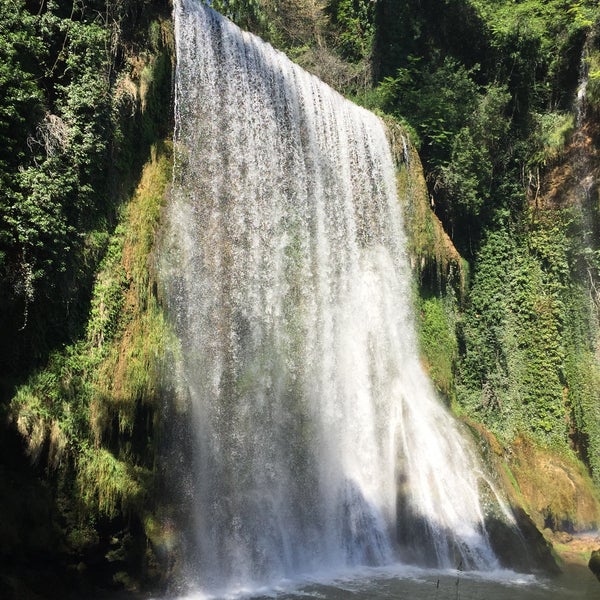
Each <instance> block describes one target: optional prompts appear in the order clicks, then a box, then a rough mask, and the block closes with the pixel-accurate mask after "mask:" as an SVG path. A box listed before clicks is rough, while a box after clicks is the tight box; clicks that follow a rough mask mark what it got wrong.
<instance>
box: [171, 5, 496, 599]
mask: <svg viewBox="0 0 600 600" xmlns="http://www.w3.org/2000/svg"><path fill="white" fill-rule="evenodd" d="M175 36H176V49H177V71H176V82H175V84H176V98H175V100H176V115H175V118H176V132H175V153H176V161H175V162H176V164H175V175H174V186H173V193H172V198H171V200H170V203H169V206H168V208H167V213H168V214H167V220H168V223H169V225H168V228H167V231H166V233H165V237H164V241H163V248H162V260H161V266H160V272H161V278H162V282H163V285H164V288H165V295H166V302H167V305H168V309H169V311H170V313H171V314H172V315H173V319H174V322H175V327H176V331H177V334H178V336H179V338H180V343H181V350H182V359H181V360H182V363H181V365H180V367H181V368H180V369H179V371H180V373H181V375H180V380H179V382H178V385H179V387H180V388H181V389H185V391H186V392H185V393H186V394H187V397H188V398H189V401H190V405H191V415H192V421H193V423H192V429H193V430H194V432H195V433H194V443H193V444H192V448H193V452H192V454H193V456H190V457H189V459H188V460H189V469H190V471H191V472H192V474H193V475H192V477H191V487H192V491H191V492H189V494H190V495H191V496H192V497H193V504H194V506H193V523H192V524H190V529H191V531H192V534H191V536H189V537H190V539H191V542H190V551H189V553H188V559H187V560H188V565H187V574H188V577H189V579H190V580H191V581H192V582H193V585H194V586H196V587H198V588H200V589H202V590H204V591H207V592H209V593H217V594H219V593H224V592H225V591H227V590H232V589H236V588H238V587H240V586H245V587H247V586H252V585H262V584H268V583H270V582H274V581H277V580H279V579H281V578H289V577H301V576H303V575H306V574H310V573H315V572H321V571H323V569H331V570H335V569H343V568H347V567H351V566H353V565H361V564H369V565H380V564H386V563H390V562H393V561H397V560H404V561H408V562H414V561H426V562H429V563H432V564H435V565H438V566H450V567H456V566H458V565H459V564H460V563H462V564H463V565H464V566H465V567H473V568H490V567H493V566H495V564H496V562H495V558H494V556H493V553H492V552H491V550H490V548H489V545H488V542H487V539H486V535H485V528H484V515H483V513H482V508H481V506H480V501H479V496H478V476H479V473H478V471H479V467H478V463H477V461H476V460H475V459H474V457H473V454H472V452H471V450H470V446H469V444H468V443H467V442H466V441H465V440H464V439H463V437H462V436H461V434H460V433H459V430H458V427H457V425H456V424H455V422H454V421H453V420H452V419H451V417H450V416H449V415H448V414H447V412H446V411H445V410H444V409H443V408H442V407H441V406H440V404H439V403H438V401H437V400H436V398H435V395H434V393H433V391H432V389H431V386H430V384H429V382H428V380H427V377H426V376H425V374H424V373H423V371H422V368H421V366H420V364H419V358H418V356H417V351H416V347H417V346H416V340H415V334H414V331H413V325H412V318H413V317H412V314H411V310H410V307H409V299H410V297H411V289H410V273H409V269H408V266H407V259H406V256H405V250H404V246H405V240H404V234H403V230H402V216H401V210H400V206H399V203H398V199H397V197H396V183H395V169H394V165H393V163H392V158H391V153H390V150H389V146H388V142H387V139H386V133H385V129H384V127H383V125H382V123H381V121H380V120H379V119H378V118H377V117H375V116H374V115H373V114H371V113H369V112H368V111H366V110H364V109H361V108H359V107H357V106H355V105H353V104H352V103H350V102H348V101H346V100H345V99H343V98H342V97H341V96H340V95H339V94H337V93H336V92H334V91H333V90H331V89H330V88H329V87H327V86H326V85H325V84H323V83H322V82H320V81H319V80H318V79H316V78H315V77H313V76H311V75H309V74H308V73H306V72H304V71H303V70H302V69H300V68H299V67H298V66H296V65H294V64H293V63H291V62H290V61H289V60H288V59H287V58H286V57H285V56H284V55H283V54H281V53H280V52H277V51H275V50H274V49H273V48H272V47H270V46H269V45H267V44H265V43H264V42H262V41H261V40H260V39H258V38H257V37H255V36H253V35H250V34H248V33H244V32H242V31H241V30H240V29H238V28H237V27H236V26H234V25H233V24H232V23H231V22H229V21H228V20H226V19H224V18H223V17H221V16H220V15H218V14H217V13H216V12H214V11H213V10H212V9H210V8H208V7H206V6H204V5H203V4H200V3H199V2H196V1H194V0H178V1H177V2H176V3H175Z"/></svg>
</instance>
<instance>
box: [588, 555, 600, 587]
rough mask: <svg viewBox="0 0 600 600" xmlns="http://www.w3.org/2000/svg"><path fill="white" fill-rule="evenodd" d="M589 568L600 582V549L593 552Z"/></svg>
mask: <svg viewBox="0 0 600 600" xmlns="http://www.w3.org/2000/svg"><path fill="white" fill-rule="evenodd" d="M588 567H589V568H590V571H591V572H592V573H593V574H594V575H595V576H596V577H597V578H598V581H600V549H598V550H594V551H593V552H592V555H591V556H590V562H589V563H588Z"/></svg>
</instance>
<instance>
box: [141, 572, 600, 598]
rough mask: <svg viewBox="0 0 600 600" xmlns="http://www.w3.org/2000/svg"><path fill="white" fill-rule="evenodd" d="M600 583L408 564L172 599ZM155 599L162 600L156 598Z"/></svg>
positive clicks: (494, 594)
mask: <svg viewBox="0 0 600 600" xmlns="http://www.w3.org/2000/svg"><path fill="white" fill-rule="evenodd" d="M599 597H600V582H598V581H597V580H596V579H595V577H594V576H593V575H592V574H591V573H590V572H589V571H588V570H587V569H586V568H585V567H583V566H571V567H570V568H569V569H567V570H566V571H565V572H564V573H563V574H561V575H560V576H557V577H552V578H548V577H543V576H535V575H528V574H521V573H515V572H514V571H506V570H499V571H493V572H481V571H457V570H452V569H421V568H418V567H409V566H403V565H396V566H387V567H377V568H361V569H358V570H354V571H353V572H351V573H346V574H344V573H340V574H337V575H332V574H331V573H329V574H325V573H323V574H322V575H321V576H311V577H310V578H307V579H305V580H304V581H292V580H282V581H280V582H278V583H276V584H274V585H272V586H269V587H256V588H252V587H251V586H247V585H240V586H239V587H238V588H237V589H234V588H230V589H229V590H228V591H227V592H224V593H217V594H215V595H212V594H206V593H204V592H202V591H190V592H188V593H186V594H185V595H182V596H175V597H173V596H171V597H169V600H230V599H231V600H233V599H236V600H237V599H244V600H250V599H252V600H266V599H277V600H307V599H310V598H316V599H318V600H388V599H389V600H392V599H393V600H508V599H510V600H538V599H539V600H542V599H543V600H569V599H573V600H575V599H579V600H592V599H593V598H594V599H597V598H599ZM153 600H162V599H159V598H154V599H153Z"/></svg>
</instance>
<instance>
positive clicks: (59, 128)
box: [0, 0, 173, 598]
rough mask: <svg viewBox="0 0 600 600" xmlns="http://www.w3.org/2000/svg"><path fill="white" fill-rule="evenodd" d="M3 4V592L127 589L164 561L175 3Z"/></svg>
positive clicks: (8, 0) (18, 0) (13, 0)
mask: <svg viewBox="0 0 600 600" xmlns="http://www.w3.org/2000/svg"><path fill="white" fill-rule="evenodd" d="M0 8H1V10H0V90H2V93H1V94H0V138H1V140H0V180H1V186H2V187H1V189H2V194H1V195H0V277H1V278H2V282H1V285H0V290H1V292H0V315H1V316H0V323H1V328H2V329H1V331H2V335H1V336H0V365H1V366H0V377H1V379H0V514H2V519H0V596H2V597H3V598H13V597H14V598H28V597H35V598H39V597H44V598H46V597H58V598H62V597H65V593H66V590H73V589H76V588H77V587H79V586H81V587H82V591H83V590H84V589H86V588H87V587H88V586H90V585H94V584H95V583H98V584H101V585H109V586H110V585H121V586H123V585H125V586H128V587H135V585H136V579H140V578H145V579H152V578H154V580H155V581H156V580H157V578H159V573H160V572H163V571H164V569H161V568H159V562H158V561H159V558H158V557H157V553H158V550H157V548H158V547H159V546H160V541H157V540H158V538H157V536H158V534H159V527H158V526H157V525H156V523H157V521H156V519H155V518H154V516H153V515H154V514H155V513H156V510H157V508H156V505H155V504H153V498H154V496H155V494H154V493H153V491H154V486H155V485H156V480H155V477H154V474H155V471H156V469H155V464H154V461H155V450H156V440H157V437H158V431H157V423H158V420H157V417H156V415H157V413H158V412H159V409H160V406H159V405H158V402H157V397H158V396H157V393H156V381H157V379H158V378H157V370H158V366H159V365H158V358H157V352H158V350H157V349H158V348H161V347H165V345H166V342H165V338H166V336H167V335H168V332H167V328H166V325H165V324H164V321H163V319H162V314H161V312H160V309H159V307H158V304H157V300H156V297H155V292H154V285H153V282H152V276H151V264H152V259H151V252H152V248H153V242H154V235H155V230H156V228H157V226H158V221H159V215H160V207H161V204H162V201H163V196H164V192H165V189H166V186H167V183H168V182H169V181H170V177H171V175H170V173H171V158H170V149H169V143H168V142H166V143H165V142H163V141H162V140H164V139H169V138H170V129H171V123H170V121H169V119H170V118H169V117H168V115H169V114H170V113H169V110H168V109H167V108H166V107H168V106H169V103H170V99H171V70H172V65H171V63H172V54H173V52H172V46H173V40H172V26H171V22H170V7H169V6H168V4H167V3H166V2H164V3H163V2H152V1H148V2H137V1H136V2H127V1H125V2H113V1H112V0H108V1H107V2H105V1H102V0H100V1H95V0H89V1H88V0H84V1H83V2H79V3H75V4H73V3H72V2H64V1H62V0H58V1H54V0H49V1H47V2H25V1H23V0H1V2H0ZM150 539H154V540H155V541H156V543H155V544H154V545H152V543H151V542H150Z"/></svg>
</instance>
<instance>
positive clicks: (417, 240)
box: [215, 0, 600, 536]
mask: <svg viewBox="0 0 600 600" xmlns="http://www.w3.org/2000/svg"><path fill="white" fill-rule="evenodd" d="M215 4H217V3H215ZM218 7H219V9H221V10H222V11H224V12H226V13H229V14H230V16H232V17H233V18H235V19H237V20H238V22H239V23H240V24H242V25H243V26H246V27H250V28H253V29H254V30H255V31H256V32H258V33H259V34H261V35H263V36H264V37H266V38H267V39H269V40H270V41H272V42H273V43H275V44H276V45H278V46H279V47H281V48H282V49H284V50H285V51H286V52H287V53H288V54H289V55H290V56H292V57H293V58H295V60H297V61H298V62H299V63H300V64H302V65H303V66H305V67H306V68H308V69H310V70H312V71H314V72H315V73H316V74H317V75H319V76H320V77H322V78H323V79H324V80H325V81H327V82H328V83H330V84H331V85H333V86H334V87H336V88H338V89H339V90H340V91H342V92H343V93H345V94H346V95H348V96H350V97H352V98H354V99H355V100H357V101H358V102H361V103H363V104H365V105H366V106H367V107H368V108H371V109H373V110H376V111H380V112H381V113H382V114H386V115H389V117H391V118H393V119H395V120H396V122H398V123H400V124H401V125H402V127H403V129H404V130H405V131H408V132H410V134H411V135H410V138H411V140H412V143H413V144H415V145H416V146H417V147H418V150H419V154H420V157H421V159H422V162H423V166H424V171H425V177H426V185H427V195H428V199H429V204H430V206H431V209H432V211H433V213H434V215H432V214H431V210H429V211H427V210H425V211H424V210H423V205H422V204H421V205H420V206H421V208H420V209H419V208H418V207H415V206H411V207H408V217H409V218H408V223H409V228H410V230H411V231H410V232H411V235H412V239H413V246H412V250H411V252H412V255H413V263H414V265H415V270H416V273H417V275H418V279H419V281H420V292H419V299H418V316H419V322H420V329H421V342H422V352H423V357H424V361H425V363H426V365H427V367H428V368H429V370H430V373H431V376H432V378H433V379H434V381H435V382H436V385H437V387H438V389H439V391H440V393H441V394H442V395H443V396H444V397H445V398H446V399H447V401H448V403H449V404H451V405H452V407H453V408H454V410H455V411H456V412H457V413H458V414H460V415H462V416H463V417H464V419H465V420H467V421H468V422H471V423H472V424H473V425H474V429H475V430H477V431H479V432H480V435H483V438H484V439H487V440H488V442H489V443H490V445H491V447H492V448H493V449H494V452H493V453H492V454H494V455H495V456H497V457H498V458H499V460H500V464H501V466H502V469H503V470H506V472H507V481H508V482H509V483H510V485H511V486H512V487H514V494H515V502H520V503H522V504H524V506H525V508H526V510H527V511H528V512H529V513H530V515H531V517H532V518H533V519H534V521H535V522H536V524H537V526H538V527H539V528H540V529H546V531H547V533H548V535H550V536H551V535H552V532H553V531H554V532H558V531H561V530H563V531H572V530H582V529H585V528H587V527H590V526H593V525H597V524H598V520H599V505H598V491H599V490H600V378H599V375H600V363H599V358H598V357H599V356H600V348H599V346H598V344H599V337H598V336H599V333H600V326H599V320H598V306H599V301H600V298H599V296H598V292H597V290H598V289H600V287H599V285H600V284H599V270H598V269H599V267H600V262H599V259H598V256H599V254H598V251H599V249H600V237H599V234H600V231H599V225H600V221H599V215H598V209H599V202H600V198H599V196H598V179H599V176H600V171H599V167H600V159H599V156H598V141H599V137H598V132H599V123H600V21H599V19H600V9H599V8H598V5H597V2H595V1H593V0H580V1H572V0H550V1H544V2H542V1H541V0H521V1H519V2H513V1H512V0H511V1H507V0H495V1H491V0H459V1H454V0H453V1H450V0H423V1H421V2H418V3H415V2H410V1H408V0H379V1H377V2H371V1H368V0H330V1H329V2H324V1H323V2H319V1H317V0H297V1H295V2H294V1H291V0H290V1H288V2H282V3H274V2H271V1H270V0H255V1H253V2H250V1H243V0H238V1H236V0H229V1H226V0H222V1H221V2H219V3H218ZM583 84H584V85H583ZM404 177H405V176H404V175H402V172H401V174H400V182H401V185H402V186H403V187H406V184H407V181H406V179H404ZM402 182H403V183H402ZM427 213H429V214H427ZM438 222H441V223H442V225H443V227H444V229H445V231H446V232H447V234H448V235H449V236H450V239H451V242H452V243H445V242H444V238H443V236H441V237H440V235H439V233H436V234H435V235H434V233H433V232H435V231H438V229H439V228H438V227H437V226H436V223H438ZM428 232H429V233H428ZM431 235H433V236H434V237H433V238H431V237H429V239H430V240H434V239H437V242H434V243H430V242H427V239H428V236H431ZM452 244H453V245H454V247H455V248H456V249H457V250H458V252H459V253H460V255H461V256H462V257H463V259H462V260H461V259H456V258H455V253H454V251H453V250H452ZM444 247H446V249H447V252H446V253H445V254H440V249H441V248H444ZM469 273H470V277H469V276H468V274H469ZM481 425H482V426H483V428H482V427H481ZM550 490H552V493H550Z"/></svg>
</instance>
